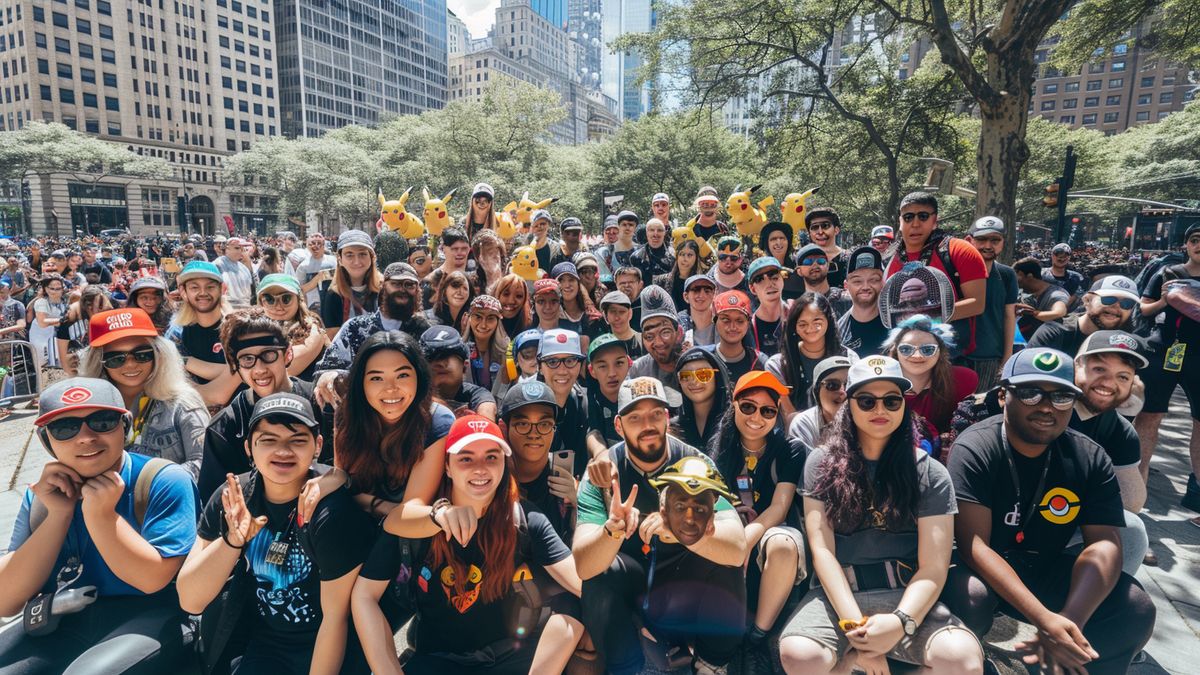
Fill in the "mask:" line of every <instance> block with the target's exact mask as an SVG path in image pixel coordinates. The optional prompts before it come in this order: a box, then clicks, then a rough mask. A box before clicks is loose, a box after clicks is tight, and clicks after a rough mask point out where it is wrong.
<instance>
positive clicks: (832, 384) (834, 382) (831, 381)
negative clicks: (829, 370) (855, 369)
mask: <svg viewBox="0 0 1200 675" xmlns="http://www.w3.org/2000/svg"><path fill="white" fill-rule="evenodd" d="M821 386H822V387H823V388H824V389H825V391H841V390H843V389H845V388H846V381H845V380H838V379H835V378H832V377H830V378H826V379H825V380H822V381H821Z"/></svg>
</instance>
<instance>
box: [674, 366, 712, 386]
mask: <svg viewBox="0 0 1200 675" xmlns="http://www.w3.org/2000/svg"><path fill="white" fill-rule="evenodd" d="M716 374H717V369H716V368H697V369H695V370H681V371H679V381H680V382H691V381H692V380H695V381H697V382H699V383H700V384H708V383H709V382H712V381H713V377H714V376H716Z"/></svg>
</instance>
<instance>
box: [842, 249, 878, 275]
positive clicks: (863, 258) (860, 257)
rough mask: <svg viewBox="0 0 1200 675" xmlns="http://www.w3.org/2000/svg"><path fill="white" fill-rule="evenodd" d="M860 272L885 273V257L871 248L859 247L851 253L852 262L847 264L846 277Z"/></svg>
mask: <svg viewBox="0 0 1200 675" xmlns="http://www.w3.org/2000/svg"><path fill="white" fill-rule="evenodd" d="M859 270H879V271H880V272H882V271H883V256H882V255H880V253H879V251H876V250H875V249H874V248H872V247H870V246H859V247H858V248H856V249H854V251H852V252H851V253H850V261H849V262H848V263H846V275H847V276H849V275H850V274H852V273H854V272H857V271H859Z"/></svg>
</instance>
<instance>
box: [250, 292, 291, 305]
mask: <svg viewBox="0 0 1200 675" xmlns="http://www.w3.org/2000/svg"><path fill="white" fill-rule="evenodd" d="M258 299H259V301H261V302H262V303H263V304H264V305H266V306H267V307H274V306H275V305H279V306H281V307H290V306H291V304H292V301H293V300H295V299H296V296H294V295H292V294H291V293H280V294H279V295H270V294H268V293H263V294H262V295H260V296H258Z"/></svg>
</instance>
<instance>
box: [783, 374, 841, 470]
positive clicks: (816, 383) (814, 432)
mask: <svg viewBox="0 0 1200 675" xmlns="http://www.w3.org/2000/svg"><path fill="white" fill-rule="evenodd" d="M852 365H854V360H852V359H851V358H850V357H849V356H830V357H828V358H824V359H821V360H820V361H819V362H817V365H816V366H815V367H814V368H813V375H812V382H813V383H812V391H811V393H810V394H809V396H810V397H811V399H812V400H813V402H814V403H813V405H812V406H811V407H809V408H806V409H805V410H802V411H800V412H799V413H797V414H796V415H794V416H792V421H791V422H790V423H789V424H788V438H796V439H799V440H800V441H801V442H802V443H804V445H805V446H806V447H809V448H815V447H817V444H818V443H819V442H820V439H821V434H822V433H824V431H825V429H826V427H828V426H829V424H830V423H831V422H833V418H834V416H836V415H837V412H838V410H840V409H841V407H842V404H843V403H845V402H846V375H847V372H848V371H849V369H850V366H852Z"/></svg>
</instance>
